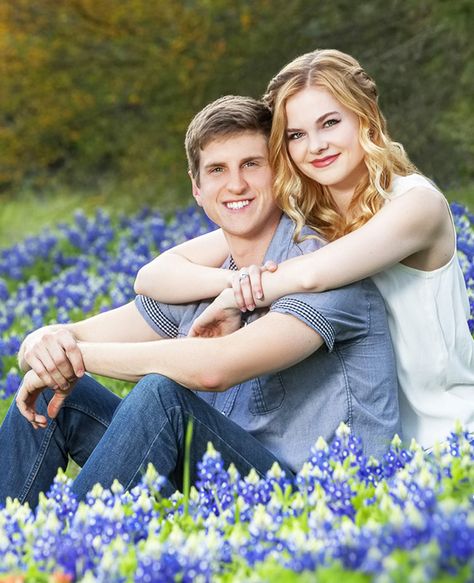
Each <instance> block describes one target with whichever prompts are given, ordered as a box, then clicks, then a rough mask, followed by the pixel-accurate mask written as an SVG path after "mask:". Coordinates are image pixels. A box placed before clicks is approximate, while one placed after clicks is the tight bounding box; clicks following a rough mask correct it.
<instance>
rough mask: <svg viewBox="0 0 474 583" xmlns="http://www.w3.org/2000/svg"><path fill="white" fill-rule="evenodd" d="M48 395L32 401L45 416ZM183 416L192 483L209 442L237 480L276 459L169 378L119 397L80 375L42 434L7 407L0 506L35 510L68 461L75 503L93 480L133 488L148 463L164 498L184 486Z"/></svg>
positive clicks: (152, 379)
mask: <svg viewBox="0 0 474 583" xmlns="http://www.w3.org/2000/svg"><path fill="white" fill-rule="evenodd" d="M52 394H53V393H52V391H50V390H49V389H48V390H45V391H44V392H43V393H42V395H41V397H40V398H39V399H38V404H37V408H38V410H39V411H40V412H41V413H43V414H45V413H46V408H47V404H48V402H49V399H51V396H52ZM189 419H192V421H193V440H192V445H191V451H190V462H191V477H192V479H193V481H194V480H195V478H196V466H197V462H198V461H200V460H201V458H202V456H203V454H204V453H205V451H206V448H207V443H208V442H209V441H211V442H212V443H213V445H214V447H215V448H216V449H217V450H218V451H219V452H220V453H221V455H222V458H223V460H224V463H225V465H226V466H227V465H229V463H231V462H233V463H234V465H235V466H236V467H237V469H238V470H239V472H240V473H241V475H247V473H248V472H249V471H250V469H251V468H255V470H256V471H257V472H258V473H259V474H260V475H262V476H263V475H264V474H265V472H266V471H267V470H268V469H270V467H271V466H272V464H273V463H274V462H275V461H279V460H277V459H276V458H275V456H274V455H273V454H272V453H271V452H270V451H268V450H267V449H266V448H265V447H263V446H262V444H261V443H260V442H259V441H258V440H257V439H255V438H254V437H253V436H252V435H250V434H249V433H248V432H246V431H245V430H244V429H242V428H241V427H240V426H239V425H236V424H235V423H234V422H233V421H231V420H229V419H227V418H226V417H225V416H224V415H222V414H221V413H220V412H219V411H217V410H216V409H214V408H213V407H211V406H210V405H208V404H207V403H206V402H204V401H203V400H202V399H200V398H199V397H198V396H196V395H195V394H194V393H192V392H191V391H189V390H188V389H186V388H184V387H182V386H180V385H178V384H176V383H175V382H174V381H172V380H170V379H168V378H167V377H163V376H161V375H156V374H154V375H148V376H146V377H144V378H143V379H142V380H141V381H140V382H139V383H138V384H137V385H136V386H135V387H134V388H133V390H132V391H131V392H130V394H129V395H128V396H127V397H126V398H125V399H123V400H121V399H120V398H119V397H117V395H115V394H114V393H112V392H111V391H109V390H107V389H106V388H105V387H103V386H102V385H100V384H99V383H98V382H96V381H95V380H94V379H92V378H91V377H89V376H86V377H84V378H83V379H81V380H80V381H79V382H78V383H77V384H76V386H75V387H74V390H73V392H72V393H71V395H70V396H69V397H68V398H67V399H66V401H65V403H64V406H63V408H62V410H61V411H60V413H59V415H58V417H57V419H55V420H51V421H50V422H49V424H48V426H47V428H46V429H38V430H35V429H33V427H32V426H31V424H30V423H29V422H28V421H27V420H26V419H25V418H24V417H23V416H22V415H21V414H20V413H19V411H18V409H17V407H16V405H15V403H12V405H11V407H10V409H9V411H8V413H7V416H6V418H5V420H4V422H3V424H2V426H1V427H0V505H3V504H4V503H5V500H6V497H7V496H12V497H15V498H18V499H19V500H20V501H21V502H29V503H30V505H31V506H35V505H36V504H37V501H38V495H39V493H40V492H42V491H43V492H46V491H47V490H48V489H49V486H50V485H51V483H52V481H53V479H54V477H55V475H56V473H57V470H58V468H60V467H61V468H63V469H64V468H66V466H67V463H68V456H70V457H71V458H72V459H73V460H74V461H75V462H76V463H77V464H78V465H79V466H81V468H82V469H81V471H80V472H79V475H78V476H77V478H76V479H75V481H74V484H73V491H74V493H75V494H76V495H77V496H78V498H79V499H84V498H85V496H86V494H87V492H88V491H89V490H91V488H92V486H93V485H94V484H96V483H97V482H99V483H101V484H102V485H103V486H104V487H106V488H108V487H110V486H111V485H112V482H113V481H114V479H118V480H119V482H120V483H121V484H122V485H123V486H124V487H125V488H127V489H129V488H131V487H133V486H134V485H136V484H137V483H138V482H139V480H140V478H141V476H142V474H143V473H144V472H145V470H146V467H147V465H148V463H152V464H153V465H154V466H155V468H156V469H157V470H158V472H159V473H160V474H161V475H162V476H164V477H166V479H167V480H166V483H165V486H164V488H163V490H162V493H163V494H164V495H165V496H169V495H171V494H172V493H173V492H174V491H175V490H176V489H182V479H183V463H184V459H183V458H184V437H185V433H186V427H187V423H188V420H189ZM280 465H281V466H282V467H283V469H285V471H287V472H288V474H289V475H290V474H291V470H289V469H288V468H286V467H285V466H284V465H283V464H280Z"/></svg>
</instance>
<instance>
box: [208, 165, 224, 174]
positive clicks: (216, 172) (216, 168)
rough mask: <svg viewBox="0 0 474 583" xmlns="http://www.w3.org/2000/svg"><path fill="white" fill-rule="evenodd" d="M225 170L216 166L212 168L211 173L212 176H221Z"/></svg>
mask: <svg viewBox="0 0 474 583" xmlns="http://www.w3.org/2000/svg"><path fill="white" fill-rule="evenodd" d="M223 170H224V168H222V166H215V167H214V168H211V170H210V172H211V174H220V173H221V172H223Z"/></svg>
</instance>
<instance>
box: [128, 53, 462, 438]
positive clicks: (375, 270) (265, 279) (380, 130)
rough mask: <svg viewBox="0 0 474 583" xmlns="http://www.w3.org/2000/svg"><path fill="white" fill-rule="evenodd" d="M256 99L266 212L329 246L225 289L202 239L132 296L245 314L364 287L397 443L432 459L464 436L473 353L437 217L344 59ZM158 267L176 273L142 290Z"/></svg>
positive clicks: (370, 88)
mask: <svg viewBox="0 0 474 583" xmlns="http://www.w3.org/2000/svg"><path fill="white" fill-rule="evenodd" d="M264 99H265V100H266V102H267V103H268V105H269V107H270V108H271V109H272V110H273V126H272V134H271V138H270V155H271V162H272V166H273V168H274V174H275V195H276V197H277V200H278V203H279V205H280V206H281V208H282V209H283V210H284V211H285V212H286V213H287V214H288V215H289V216H290V217H291V218H292V219H293V220H294V222H295V225H296V229H295V232H296V236H298V234H299V232H300V231H301V228H302V226H303V224H308V225H310V226H311V227H313V229H314V230H315V231H316V232H317V233H318V234H319V235H320V236H321V237H323V238H324V239H326V240H327V241H328V242H329V243H328V244H327V245H326V246H324V247H323V248H321V249H320V250H318V251H316V252H314V253H312V254H309V255H306V256H302V257H298V258H295V259H292V260H289V261H287V262H285V263H283V264H281V265H280V266H279V267H278V269H277V270H276V271H275V272H274V273H261V272H262V271H265V268H264V269H261V268H259V267H258V266H250V267H249V268H248V269H246V270H243V271H242V270H241V272H240V273H239V275H238V276H237V277H236V276H235V275H234V276H232V275H229V274H228V273H226V272H225V271H223V270H220V269H215V267H218V266H219V265H220V264H221V263H222V262H223V259H224V257H225V255H226V253H227V252H226V246H225V242H224V241H223V238H222V235H221V234H220V233H219V232H216V233H211V234H210V235H206V236H204V237H202V238H199V239H198V240H196V241H192V242H187V243H185V244H183V245H182V246H180V247H178V248H176V249H175V250H174V251H173V252H171V253H166V254H164V255H163V256H161V257H160V258H158V259H157V260H155V262H152V264H150V265H149V266H148V267H146V268H144V269H143V270H142V272H141V273H140V274H139V276H138V278H137V286H136V288H137V291H138V292H140V293H145V294H147V295H152V296H153V297H155V298H157V299H160V300H162V301H173V302H174V303H176V302H184V301H193V300H197V299H199V298H202V297H210V296H213V295H216V294H217V293H219V292H220V291H221V290H222V289H223V288H224V287H225V286H227V285H229V284H231V285H232V286H233V287H234V291H235V295H236V302H237V304H238V305H239V307H241V308H242V309H245V307H247V308H249V309H253V308H254V307H255V305H258V306H262V305H268V304H269V303H270V302H271V301H273V300H274V299H275V298H277V297H280V296H282V295H285V294H288V293H293V292H299V291H315V292H318V291H323V290H326V289H330V288H334V287H339V286H342V285H346V284H348V283H350V282H352V281H355V280H358V279H362V278H364V277H368V276H372V278H373V280H374V281H375V283H376V285H377V287H378V288H379V290H380V292H381V293H382V295H383V297H384V299H385V303H386V306H387V310H388V313H389V323H390V330H391V334H392V338H393V343H394V348H395V353H396V357H397V367H398V374H399V384H400V389H401V394H400V398H401V410H402V421H403V427H404V436H405V438H407V439H409V438H411V437H415V438H416V439H417V440H418V441H419V443H421V444H422V445H423V446H425V447H431V446H432V445H433V443H434V441H436V440H441V439H443V438H444V437H446V435H447V434H448V433H449V431H451V430H452V429H453V425H454V422H455V420H457V419H458V420H460V421H461V422H462V423H463V424H464V425H465V427H466V428H469V429H472V428H474V341H473V339H472V337H471V335H470V333H469V329H468V325H467V317H468V315H469V302H468V298H467V293H466V289H465V285H464V280H463V277H462V273H461V270H460V267H459V264H458V262H457V257H456V238H455V230H454V225H453V221H452V217H451V214H450V211H449V206H448V204H447V201H446V199H445V198H444V196H443V195H442V194H441V193H440V192H439V190H438V189H437V188H436V187H435V186H434V185H433V184H432V183H431V182H430V181H429V180H427V179H426V178H425V177H423V176H422V175H421V174H419V173H418V172H417V170H416V168H415V167H414V166H413V164H412V163H411V162H410V161H409V159H408V157H407V155H406V154H405V152H404V150H403V148H402V146H401V145H400V144H397V143H396V142H393V141H392V140H391V139H390V137H389V135H388V133H387V129H386V122H385V119H384V117H383V115H382V113H381V111H380V109H379V107H378V103H377V90H376V86H375V83H374V82H373V80H372V79H371V78H370V77H369V76H368V75H367V74H366V73H365V72H364V71H363V69H362V68H361V67H360V65H359V63H358V62H357V61H356V60H355V59H353V58H352V57H350V56H349V55H346V54H344V53H341V52H339V51H335V50H318V51H314V52H312V53H308V54H305V55H302V56H301V57H298V58H297V59H295V60H294V61H293V62H291V63H290V64H289V65H287V66H286V67H284V68H283V69H282V71H280V73H278V75H276V77H274V79H272V81H271V82H270V84H269V86H268V89H267V93H266V95H265V97H264ZM170 264H171V265H173V266H174V267H175V273H176V267H177V266H179V265H182V267H183V268H182V269H181V270H179V271H178V272H177V273H176V277H174V278H173V279H172V280H170V279H169V276H167V277H168V280H167V282H166V288H164V287H162V288H161V289H159V290H157V289H155V288H156V284H155V283H154V282H156V281H163V282H164V281H165V278H164V277H163V278H162V277H160V276H161V274H164V273H165V272H166V273H168V274H169V272H170V271H171V270H170ZM266 269H267V270H274V269H275V266H267V268H266ZM249 280H250V281H249ZM190 281H192V282H193V285H192V286H190V285H189V282H190ZM186 282H187V284H188V285H184V284H185V283H186ZM262 288H263V291H264V294H265V295H264V300H263V298H262V295H263V291H262ZM177 290H179V293H178V294H177Z"/></svg>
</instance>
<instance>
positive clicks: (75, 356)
mask: <svg viewBox="0 0 474 583" xmlns="http://www.w3.org/2000/svg"><path fill="white" fill-rule="evenodd" d="M65 348H66V356H67V357H68V359H69V362H70V363H71V366H72V369H73V376H74V377H76V378H79V377H82V376H83V375H84V371H85V368H86V367H85V366H84V360H83V359H82V352H81V350H80V348H79V346H78V345H77V343H76V342H74V343H73V344H72V345H71V346H66V347H65ZM72 378H73V377H70V380H72Z"/></svg>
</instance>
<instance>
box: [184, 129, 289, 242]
mask: <svg viewBox="0 0 474 583" xmlns="http://www.w3.org/2000/svg"><path fill="white" fill-rule="evenodd" d="M192 183H193V195H194V197H195V199H196V201H197V203H198V204H199V206H201V207H202V208H203V209H204V211H205V213H206V214H207V216H208V217H209V218H210V219H211V220H212V221H214V222H215V223H216V224H217V225H219V226H220V227H221V228H222V229H223V231H224V232H225V233H227V234H228V235H233V236H237V237H241V238H245V239H251V238H263V237H265V235H266V234H273V232H274V230H275V228H276V226H277V224H278V221H279V219H280V215H281V211H280V209H279V208H278V207H277V206H276V204H275V202H274V200H273V195H272V173H271V169H270V165H269V162H268V146H267V140H266V138H265V136H264V135H263V134H261V133H259V132H253V131H247V132H245V131H244V132H242V133H239V134H235V135H231V136H226V137H222V138H218V139H216V140H214V141H212V142H210V143H209V144H207V145H206V147H205V148H204V149H203V150H201V159H200V163H199V186H198V185H197V183H196V181H195V180H192Z"/></svg>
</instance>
